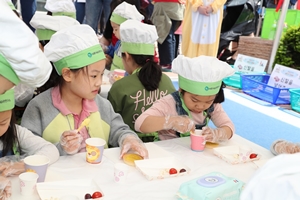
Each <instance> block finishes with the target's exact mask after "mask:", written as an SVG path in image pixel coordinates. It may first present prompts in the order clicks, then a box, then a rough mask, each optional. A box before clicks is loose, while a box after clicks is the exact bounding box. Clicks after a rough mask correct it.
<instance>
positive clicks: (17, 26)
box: [0, 0, 52, 87]
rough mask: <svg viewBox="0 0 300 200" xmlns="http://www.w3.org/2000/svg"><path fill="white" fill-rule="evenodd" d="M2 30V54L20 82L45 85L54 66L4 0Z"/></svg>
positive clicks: (0, 2) (0, 8)
mask: <svg viewBox="0 0 300 200" xmlns="http://www.w3.org/2000/svg"><path fill="white" fill-rule="evenodd" d="M0 27H1V31H0V54H2V55H3V56H4V58H5V59H6V60H7V61H8V62H9V64H10V65H11V67H12V69H13V70H14V71H15V72H16V74H17V75H18V77H19V79H20V81H21V82H22V83H24V84H27V85H29V86H32V87H39V86H41V85H43V84H44V83H45V82H46V81H47V80H48V78H49V76H50V74H51V71H52V66H51V64H50V62H49V61H48V59H47V58H46V56H45V55H44V53H43V52H42V51H41V50H40V49H39V43H38V38H37V37H36V36H35V35H34V33H33V32H32V31H31V30H30V29H29V28H28V27H27V26H26V24H25V23H24V22H23V21H22V20H21V19H19V18H18V17H17V15H16V14H15V13H14V12H13V11H12V10H11V8H10V7H9V6H8V5H7V3H6V1H3V0H0Z"/></svg>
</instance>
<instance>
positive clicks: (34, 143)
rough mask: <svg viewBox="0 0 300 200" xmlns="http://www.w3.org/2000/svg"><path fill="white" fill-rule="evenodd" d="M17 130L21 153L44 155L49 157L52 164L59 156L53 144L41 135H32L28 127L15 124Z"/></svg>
mask: <svg viewBox="0 0 300 200" xmlns="http://www.w3.org/2000/svg"><path fill="white" fill-rule="evenodd" d="M16 129H17V132H18V137H19V142H20V147H21V151H22V152H21V153H22V154H26V155H45V156H47V157H48V158H49V159H50V163H49V164H52V163H54V162H55V161H57V160H58V158H59V152H58V150H57V148H56V146H54V145H53V144H51V143H50V142H48V141H46V140H45V139H43V138H42V137H39V136H36V135H34V134H33V133H32V132H31V131H29V130H28V129H26V128H24V127H21V126H18V125H16Z"/></svg>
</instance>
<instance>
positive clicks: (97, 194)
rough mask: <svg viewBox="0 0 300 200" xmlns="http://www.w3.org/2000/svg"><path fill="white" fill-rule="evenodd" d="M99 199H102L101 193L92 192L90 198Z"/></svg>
mask: <svg viewBox="0 0 300 200" xmlns="http://www.w3.org/2000/svg"><path fill="white" fill-rule="evenodd" d="M100 197H102V193H101V192H98V191H97V192H94V193H93V195H92V198H93V199H96V198H100Z"/></svg>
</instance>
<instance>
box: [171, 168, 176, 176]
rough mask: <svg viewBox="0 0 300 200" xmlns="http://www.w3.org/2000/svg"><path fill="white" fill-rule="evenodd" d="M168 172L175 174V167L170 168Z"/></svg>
mask: <svg viewBox="0 0 300 200" xmlns="http://www.w3.org/2000/svg"><path fill="white" fill-rule="evenodd" d="M169 174H171V175H172V174H177V170H176V169H175V168H171V169H170V170H169Z"/></svg>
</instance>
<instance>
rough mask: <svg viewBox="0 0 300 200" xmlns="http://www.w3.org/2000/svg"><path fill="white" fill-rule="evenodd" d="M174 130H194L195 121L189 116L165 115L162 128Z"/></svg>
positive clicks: (181, 131) (183, 131)
mask: <svg viewBox="0 0 300 200" xmlns="http://www.w3.org/2000/svg"><path fill="white" fill-rule="evenodd" d="M170 129H172V130H175V131H177V132H179V133H186V132H189V131H195V123H194V121H193V120H192V119H191V118H189V116H186V115H183V116H169V115H168V116H166V117H165V123H164V130H170Z"/></svg>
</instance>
